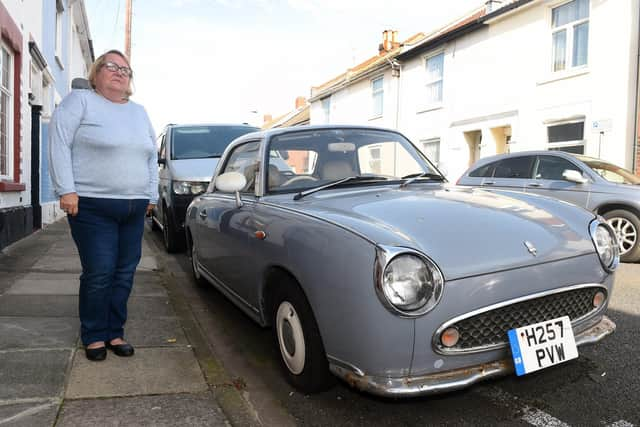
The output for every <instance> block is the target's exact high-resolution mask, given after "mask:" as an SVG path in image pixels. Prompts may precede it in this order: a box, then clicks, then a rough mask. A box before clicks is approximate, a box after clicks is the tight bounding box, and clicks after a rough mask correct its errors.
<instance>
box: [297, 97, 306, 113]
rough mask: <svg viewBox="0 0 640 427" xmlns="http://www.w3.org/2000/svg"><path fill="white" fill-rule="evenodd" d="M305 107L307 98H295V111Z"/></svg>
mask: <svg viewBox="0 0 640 427" xmlns="http://www.w3.org/2000/svg"><path fill="white" fill-rule="evenodd" d="M305 105H307V98H305V97H304V96H299V97H297V98H296V110H297V109H299V108H302V107H304V106H305Z"/></svg>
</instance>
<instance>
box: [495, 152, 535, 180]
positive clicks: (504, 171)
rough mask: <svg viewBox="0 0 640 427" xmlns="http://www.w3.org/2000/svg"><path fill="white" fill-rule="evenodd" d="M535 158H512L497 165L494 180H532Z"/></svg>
mask: <svg viewBox="0 0 640 427" xmlns="http://www.w3.org/2000/svg"><path fill="white" fill-rule="evenodd" d="M534 160H535V156H521V157H511V158H508V159H504V160H500V161H499V162H497V164H496V169H495V172H494V174H493V176H494V178H531V172H532V169H533V161H534Z"/></svg>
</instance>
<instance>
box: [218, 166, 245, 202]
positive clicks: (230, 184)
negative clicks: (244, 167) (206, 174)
mask: <svg viewBox="0 0 640 427" xmlns="http://www.w3.org/2000/svg"><path fill="white" fill-rule="evenodd" d="M246 185H247V178H245V176H244V175H243V174H241V173H239V172H227V173H223V174H222V175H218V176H217V177H216V180H215V186H216V189H218V190H220V191H222V192H223V193H236V206H237V207H241V206H242V201H241V200H240V190H242V189H243V188H244V187H245V186H246Z"/></svg>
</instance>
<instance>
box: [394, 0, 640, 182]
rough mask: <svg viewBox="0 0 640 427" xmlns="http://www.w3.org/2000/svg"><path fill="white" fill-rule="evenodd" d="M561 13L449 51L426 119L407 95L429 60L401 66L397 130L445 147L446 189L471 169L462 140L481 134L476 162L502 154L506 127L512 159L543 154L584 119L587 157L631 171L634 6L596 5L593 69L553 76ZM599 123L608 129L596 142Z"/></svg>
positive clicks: (507, 23)
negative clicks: (568, 126) (438, 96)
mask: <svg viewBox="0 0 640 427" xmlns="http://www.w3.org/2000/svg"><path fill="white" fill-rule="evenodd" d="M563 3H566V0H565V1H539V2H535V3H534V4H533V5H531V6H529V7H523V8H522V9H521V10H517V11H516V12H514V13H512V14H510V15H505V16H503V17H499V18H498V19H496V20H495V21H493V22H492V21H489V22H488V28H485V29H482V30H479V31H475V32H473V33H471V34H469V35H467V36H464V37H462V38H459V39H457V40H455V41H454V42H451V43H448V44H446V45H445V46H444V52H445V62H444V89H443V92H444V95H443V103H442V106H441V108H439V109H435V110H428V111H425V109H424V107H423V106H422V105H421V97H422V94H423V92H422V91H420V90H419V89H418V90H409V89H413V88H420V86H424V83H423V81H424V78H425V70H424V61H425V57H426V56H427V55H428V54H425V55H420V56H419V57H415V58H412V59H411V60H410V61H408V62H407V63H406V64H404V67H403V75H402V78H403V92H402V99H403V101H402V103H401V107H400V108H401V111H402V114H401V117H402V120H401V123H400V129H402V130H403V131H405V132H406V133H407V134H408V135H409V136H410V137H411V138H413V139H414V140H420V139H426V138H434V137H439V138H441V159H442V161H443V163H444V164H445V165H446V169H447V170H448V175H449V178H450V179H454V180H455V179H457V177H458V176H459V175H460V174H461V173H462V172H464V170H465V169H466V168H467V167H468V166H469V163H470V161H471V160H472V159H471V158H470V148H469V144H468V141H467V138H465V132H473V131H480V132H481V133H482V143H481V145H480V153H479V156H480V157H486V156H489V155H493V154H496V153H497V152H500V151H501V145H500V140H501V137H502V136H501V135H500V132H499V131H496V129H497V128H501V127H504V126H508V127H510V131H511V144H510V145H509V146H508V149H509V150H510V151H512V152H513V151H522V150H531V149H547V148H548V137H547V126H548V125H549V124H554V123H558V122H561V121H563V120H566V119H570V118H576V117H580V116H582V117H584V123H585V130H584V139H585V140H586V144H585V154H587V155H590V156H594V157H602V158H603V159H606V160H609V161H611V162H613V163H616V164H619V165H623V166H624V167H626V168H628V169H631V168H632V165H633V161H634V160H633V145H632V143H633V140H634V136H633V135H634V123H635V115H634V113H635V108H634V102H635V99H636V98H635V93H636V92H635V91H636V87H635V85H636V76H637V74H636V72H637V70H636V57H635V55H637V52H638V50H637V49H638V46H637V43H638V13H639V12H638V10H639V9H638V1H637V0H629V1H617V0H591V2H590V14H589V48H588V63H587V65H586V66H584V67H579V68H575V69H570V70H566V71H563V72H556V73H554V72H552V71H551V70H552V66H551V46H552V44H551V10H552V8H553V7H556V6H558V5H560V4H563ZM439 49H440V50H442V49H443V48H442V47H440V48H439ZM603 119H607V120H610V123H611V125H612V126H611V129H610V130H607V131H605V132H604V134H603V135H600V134H599V133H598V132H592V130H591V128H592V125H593V122H594V121H600V120H603ZM492 129H494V131H493V132H492ZM496 133H497V135H496ZM467 136H468V134H467Z"/></svg>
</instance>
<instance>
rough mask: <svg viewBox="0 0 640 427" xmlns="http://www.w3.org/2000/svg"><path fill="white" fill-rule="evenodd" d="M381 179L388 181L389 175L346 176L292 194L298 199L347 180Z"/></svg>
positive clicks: (294, 198) (344, 182)
mask: <svg viewBox="0 0 640 427" xmlns="http://www.w3.org/2000/svg"><path fill="white" fill-rule="evenodd" d="M381 180H384V181H388V180H389V177H387V176H382V175H355V176H348V177H346V178H342V179H338V180H336V181H331V182H328V183H326V184H324V185H320V186H318V187H314V188H310V189H308V190H305V191H300V192H299V193H297V194H296V195H295V196H293V200H300V199H302V198H303V197H304V196H308V195H309V194H313V193H315V192H316V191H320V190H325V189H327V188H332V187H337V186H339V185H342V184H346V183H348V182H358V181H381Z"/></svg>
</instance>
